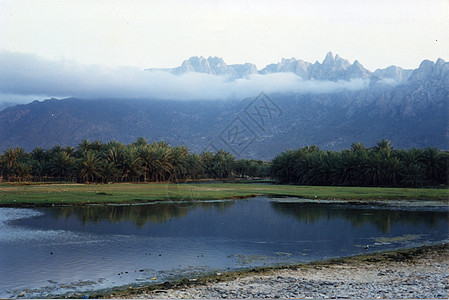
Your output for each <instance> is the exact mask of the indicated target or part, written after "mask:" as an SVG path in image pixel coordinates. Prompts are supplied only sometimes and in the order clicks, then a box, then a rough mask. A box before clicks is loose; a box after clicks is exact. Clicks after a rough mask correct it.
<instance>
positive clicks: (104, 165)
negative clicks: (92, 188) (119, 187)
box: [100, 159, 120, 182]
mask: <svg viewBox="0 0 449 300" xmlns="http://www.w3.org/2000/svg"><path fill="white" fill-rule="evenodd" d="M100 170H101V177H102V178H103V180H104V181H105V182H112V181H114V180H115V179H116V178H117V177H119V176H120V171H119V170H118V169H117V167H116V166H115V163H114V162H112V161H108V160H106V159H103V160H101V164H100Z"/></svg>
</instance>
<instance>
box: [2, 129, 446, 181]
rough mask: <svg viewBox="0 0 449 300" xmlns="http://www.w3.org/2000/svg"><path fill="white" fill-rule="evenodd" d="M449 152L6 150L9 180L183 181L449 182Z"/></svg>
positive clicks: (86, 144)
mask: <svg viewBox="0 0 449 300" xmlns="http://www.w3.org/2000/svg"><path fill="white" fill-rule="evenodd" d="M448 169H449V153H448V152H447V151H442V150H439V149H437V148H436V147H428V148H425V149H417V148H412V149H408V150H397V149H394V148H393V147H392V146H391V142H390V141H388V140H381V141H379V142H378V143H377V144H376V145H375V146H374V147H371V148H367V147H365V146H364V145H362V144H360V143H353V144H352V145H351V147H350V148H349V149H346V150H342V151H325V150H321V149H319V148H318V147H317V146H315V145H312V146H305V147H302V148H300V149H297V150H287V151H284V152H282V153H280V154H279V155H277V156H276V157H275V158H274V159H273V160H272V161H271V162H265V161H261V160H253V159H236V158H235V157H234V156H233V155H232V154H230V153H228V152H226V151H223V150H220V151H218V152H217V153H212V152H203V153H201V154H195V153H190V152H189V150H188V149H187V148H186V147H185V146H174V147H171V146H169V145H168V144H167V143H165V142H152V143H149V142H148V141H147V140H146V139H145V138H138V139H137V140H136V141H135V142H134V143H132V144H129V145H124V144H122V143H119V142H117V141H111V142H108V143H106V144H103V143H102V142H100V141H98V140H96V141H93V142H90V141H89V140H87V139H86V140H83V141H82V142H81V143H80V144H79V145H78V146H77V147H76V148H73V147H61V146H60V145H55V146H54V147H53V148H51V149H49V150H45V149H42V148H39V147H38V148H35V149H33V151H31V153H26V152H25V151H24V149H23V148H20V147H17V148H10V149H7V150H6V151H5V152H4V153H3V154H2V155H0V172H1V174H0V177H2V178H3V179H5V180H8V181H72V182H73V181H75V182H164V181H171V182H178V181H180V180H198V179H209V178H218V179H227V178H248V177H270V176H271V177H272V178H274V179H277V180H278V181H279V182H281V183H290V184H301V185H320V186H323V185H331V186H337V185H346V186H391V187H423V186H444V185H447V184H448Z"/></svg>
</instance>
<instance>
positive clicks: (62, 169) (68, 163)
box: [49, 151, 75, 177]
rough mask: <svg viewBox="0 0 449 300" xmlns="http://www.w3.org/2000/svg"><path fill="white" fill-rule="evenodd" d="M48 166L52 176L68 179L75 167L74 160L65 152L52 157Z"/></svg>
mask: <svg viewBox="0 0 449 300" xmlns="http://www.w3.org/2000/svg"><path fill="white" fill-rule="evenodd" d="M49 164H50V171H51V173H52V175H53V176H56V177H68V176H70V175H71V173H72V171H73V169H74V167H75V158H74V157H72V156H70V155H69V154H67V152H65V151H60V152H56V153H55V154H53V155H52V158H51V159H50V162H49Z"/></svg>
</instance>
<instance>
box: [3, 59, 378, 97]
mask: <svg viewBox="0 0 449 300" xmlns="http://www.w3.org/2000/svg"><path fill="white" fill-rule="evenodd" d="M368 85H369V81H368V80H361V79H355V80H351V81H337V82H334V81H304V80H302V79H301V77H299V76H297V75H295V74H293V73H273V74H267V75H259V74H255V75H251V76H249V77H247V78H241V79H231V78H230V77H226V76H216V75H210V74H203V73H186V74H182V75H174V74H171V73H169V72H165V71H144V70H141V69H138V68H125V67H123V68H110V67H103V66H99V65H81V64H77V63H74V62H71V61H50V60H46V59H43V58H40V57H38V56H35V55H30V54H22V53H13V52H8V51H0V94H2V95H3V97H2V98H0V101H6V100H7V99H5V98H6V97H7V96H6V95H10V96H11V95H16V96H30V97H31V96H32V97H36V96H42V97H77V98H87V99H89V98H128V99H130V98H148V99H179V100H190V99H192V100H193V99H194V100H215V99H242V98H245V97H252V96H254V95H257V94H259V93H260V92H261V91H264V92H265V93H280V92H295V93H333V92H339V91H343V90H359V89H364V88H367V87H368ZM30 100H32V99H30Z"/></svg>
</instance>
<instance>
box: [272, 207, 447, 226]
mask: <svg viewBox="0 0 449 300" xmlns="http://www.w3.org/2000/svg"><path fill="white" fill-rule="evenodd" d="M272 206H273V208H274V209H275V210H276V211H277V212H280V213H282V214H285V215H289V216H293V217H294V218H296V219H297V220H298V221H299V222H304V223H306V224H307V223H316V222H318V221H320V220H321V219H326V220H331V219H344V220H348V221H350V222H351V223H352V224H353V226H354V227H356V228H360V227H361V226H362V225H364V224H366V223H371V224H373V225H375V226H376V227H377V228H378V229H379V230H381V231H382V232H383V233H388V232H389V231H390V229H391V226H392V225H393V224H396V223H403V224H410V225H418V224H425V225H427V226H429V227H436V226H437V225H438V223H439V222H440V221H442V220H443V221H444V220H448V213H447V212H434V211H432V212H429V211H422V210H399V209H380V208H371V209H368V208H356V207H354V206H349V205H330V204H318V203H307V204H306V203H280V202H272ZM448 223H449V220H448Z"/></svg>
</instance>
